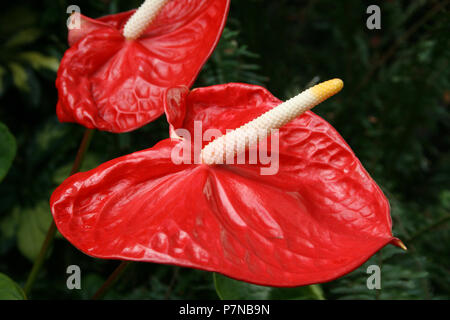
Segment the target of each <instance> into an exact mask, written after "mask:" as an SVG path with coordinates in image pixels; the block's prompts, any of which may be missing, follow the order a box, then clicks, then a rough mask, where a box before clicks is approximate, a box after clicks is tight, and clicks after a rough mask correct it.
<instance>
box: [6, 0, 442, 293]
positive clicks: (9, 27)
mask: <svg viewBox="0 0 450 320" xmlns="http://www.w3.org/2000/svg"><path fill="white" fill-rule="evenodd" d="M140 2H141V1H115V0H113V1H107V0H104V1H100V0H97V1H87V0H85V1H70V2H69V1H65V0H62V1H50V0H47V1H35V2H31V1H23V0H17V1H14V2H2V4H0V9H1V11H0V12H1V21H2V24H1V26H0V40H1V41H2V50H1V53H0V121H1V122H2V123H4V124H5V125H6V126H7V127H8V128H9V131H11V133H12V134H13V135H14V136H15V139H16V141H17V154H16V157H15V159H14V162H13V165H12V167H11V169H10V170H9V172H8V174H7V175H6V176H5V178H4V180H3V181H2V182H1V184H0V272H1V273H4V274H6V275H8V276H9V277H10V278H12V279H14V280H15V281H17V282H18V283H19V284H21V285H23V284H24V282H25V280H26V277H27V275H28V272H29V271H30V268H31V262H30V261H29V260H28V259H27V258H32V257H33V255H35V250H36V249H35V248H34V247H33V245H35V244H36V242H39V241H42V234H40V233H39V232H41V233H42V231H40V230H42V229H45V225H46V224H47V223H48V221H47V220H46V219H47V218H48V216H46V215H45V205H46V204H47V203H48V199H49V197H50V195H51V193H52V191H53V190H54V189H55V188H56V187H57V185H58V184H59V183H61V181H62V180H64V179H65V177H67V175H68V173H69V170H70V166H71V164H72V161H73V159H74V157H75V153H76V150H77V147H78V144H79V142H80V140H81V137H82V134H83V128H81V127H80V126H78V125H75V124H61V123H59V122H58V120H57V118H56V115H55V106H56V101H57V92H56V89H55V87H54V80H55V77H56V75H55V73H54V70H55V68H56V66H57V61H58V59H60V58H61V57H62V55H63V53H64V51H65V50H66V48H67V44H66V26H65V23H66V19H67V17H68V15H67V14H66V8H67V6H68V5H70V4H77V5H79V6H80V8H81V11H82V13H83V14H85V15H88V16H91V17H98V16H100V15H104V14H108V13H113V12H118V11H124V10H128V9H130V8H133V7H137V6H138V5H139V4H140ZM368 4H369V3H368V2H365V1H358V0H348V1H325V0H316V1H314V0H309V1H306V0H305V1H294V0H277V1H262V0H232V7H231V11H230V18H229V20H228V23H227V27H226V29H225V31H224V34H223V37H222V39H221V41H220V43H219V45H218V47H217V50H216V51H215V52H214V54H213V55H212V57H211V59H210V60H209V61H208V62H207V64H206V65H205V67H204V69H203V70H202V72H201V73H200V76H199V79H198V81H197V82H196V84H195V86H205V85H213V84H219V83H226V82H246V83H255V84H263V85H265V86H266V87H267V88H268V89H269V90H270V91H271V92H273V93H274V94H275V95H276V96H277V97H279V98H281V99H286V98H288V97H290V96H292V95H294V94H296V93H298V92H299V91H301V90H303V89H304V88H305V87H308V86H309V85H311V84H312V83H314V82H317V81H319V80H320V81H321V80H327V79H329V78H334V77H339V78H342V79H343V80H344V82H345V87H344V90H343V91H342V92H341V93H340V94H339V95H337V96H336V97H334V98H333V99H331V100H329V101H327V102H325V103H323V104H322V105H320V106H319V107H317V108H316V109H315V112H317V113H318V114H320V115H321V116H323V117H324V118H325V119H326V120H327V121H329V122H330V123H332V124H333V126H335V128H336V129H337V130H338V131H339V132H340V133H341V135H342V136H343V137H344V138H345V139H346V141H347V142H348V144H349V145H350V146H351V147H352V149H353V150H354V151H355V153H356V154H357V155H358V157H359V159H360V160H361V162H362V163H363V165H364V166H365V168H366V169H367V171H368V172H369V173H370V174H371V175H372V177H373V178H374V179H375V180H376V181H377V182H378V184H379V185H380V186H381V187H382V189H383V190H384V192H385V193H386V195H387V197H388V198H389V200H390V203H391V208H392V218H393V231H394V234H395V235H396V236H398V237H399V238H401V239H402V240H403V241H404V242H405V244H406V246H407V247H408V249H409V250H408V251H407V252H403V251H401V250H400V249H398V248H395V247H392V246H389V247H386V248H384V249H383V250H381V251H380V252H379V253H378V254H377V255H375V256H374V257H373V258H372V259H370V260H369V261H368V262H367V263H366V264H365V265H363V266H362V267H361V268H359V269H357V270H355V271H354V272H352V273H350V274H349V275H347V276H345V277H343V278H341V279H338V280H335V281H332V282H330V283H327V284H323V285H322V286H321V287H322V289H323V291H324V296H325V297H326V298H327V299H349V298H361V299H366V298H367V299H405V298H406V299H409V298H410V299H449V298H450V274H449V271H448V270H449V267H450V257H449V254H448V253H449V252H450V238H449V235H450V232H449V217H450V154H449V149H450V134H449V133H450V130H449V129H450V68H449V61H450V37H449V36H448V35H449V34H450V15H449V12H448V11H449V1H423V0H418V1H406V0H403V1H383V2H379V5H380V7H381V11H382V29H381V30H368V29H367V28H366V26H365V23H366V18H367V14H366V13H365V11H366V8H367V6H368ZM370 4H371V3H370ZM166 137H168V125H167V123H166V121H165V118H164V117H161V118H160V119H158V120H157V121H155V122H153V123H151V124H149V125H147V126H145V127H143V128H141V129H139V130H137V131H135V132H131V133H126V134H120V135H117V134H110V133H105V132H96V133H95V136H94V138H93V140H92V144H91V147H90V151H89V153H88V155H87V157H86V161H85V163H84V165H83V167H82V170H88V169H90V168H93V167H95V166H97V165H99V164H100V163H102V162H104V161H107V160H110V159H113V158H115V157H118V156H121V155H125V154H128V153H131V152H133V151H137V150H142V149H145V148H149V147H151V146H153V145H154V144H155V143H156V142H157V141H159V140H161V139H163V138H166ZM2 143H3V141H0V145H2ZM1 151H3V150H1ZM27 218H29V219H27ZM42 226H44V227H42ZM24 230H25V231H24ZM30 230H31V231H30ZM39 239H41V240H39ZM71 264H77V265H79V266H80V267H81V270H82V290H73V291H70V290H68V289H67V288H66V276H67V275H66V273H65V272H66V268H67V266H69V265H71ZM371 264H377V265H380V266H381V270H382V280H381V281H382V282H381V283H382V289H381V290H368V289H367V287H366V280H367V277H368V274H367V273H366V269H367V267H368V266H369V265H371ZM117 265H118V262H117V261H105V260H99V259H93V258H91V257H88V256H86V255H84V254H82V253H80V252H79V251H78V250H77V249H75V248H74V247H73V246H71V245H70V244H69V243H68V242H67V241H65V240H64V239H63V238H61V237H59V238H57V239H56V241H55V243H54V245H53V248H52V252H51V261H48V262H47V263H46V264H45V266H44V269H43V271H42V272H41V274H40V276H39V278H38V281H37V282H36V285H35V287H34V290H33V291H32V294H31V298H40V299H46V298H57V299H60V298H68V299H80V298H83V299H86V298H89V297H90V296H92V294H93V293H94V292H95V291H96V289H98V288H99V287H100V286H101V284H102V283H103V281H104V280H105V279H106V278H107V277H108V275H109V274H110V273H111V272H112V271H113V270H114V268H115V267H116V266H117ZM8 283H10V282H8ZM106 298H122V299H164V298H172V299H185V298H186V299H196V298H205V299H216V298H217V295H216V293H215V289H214V283H213V281H212V276H211V274H210V273H208V272H202V271H198V270H191V269H187V268H178V267H173V266H162V265H156V264H146V263H135V264H132V265H131V266H130V269H129V270H127V272H126V273H125V274H124V276H123V278H122V279H121V280H120V281H119V282H118V283H117V284H116V286H115V287H114V288H113V289H112V290H111V291H110V292H109V293H108V294H107V295H106Z"/></svg>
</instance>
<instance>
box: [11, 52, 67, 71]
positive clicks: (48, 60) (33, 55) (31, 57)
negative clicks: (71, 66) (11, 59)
mask: <svg viewBox="0 0 450 320" xmlns="http://www.w3.org/2000/svg"><path fill="white" fill-rule="evenodd" d="M19 58H20V59H22V60H24V61H26V62H28V63H29V64H31V66H32V67H33V68H34V69H36V70H40V69H48V70H51V71H53V72H56V71H58V68H59V60H58V59H57V58H55V57H52V56H45V55H43V54H42V53H40V52H36V51H28V52H23V53H21V54H20V55H19Z"/></svg>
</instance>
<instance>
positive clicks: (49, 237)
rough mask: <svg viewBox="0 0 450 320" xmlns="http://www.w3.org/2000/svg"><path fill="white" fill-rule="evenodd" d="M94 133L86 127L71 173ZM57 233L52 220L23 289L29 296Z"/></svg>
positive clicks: (81, 159) (74, 171)
mask: <svg viewBox="0 0 450 320" xmlns="http://www.w3.org/2000/svg"><path fill="white" fill-rule="evenodd" d="M93 133H94V130H93V129H86V130H85V131H84V135H83V139H82V140H81V143H80V146H79V148H78V152H77V155H76V157H75V161H74V163H73V166H72V170H71V171H70V175H73V174H74V173H77V172H78V170H80V167H81V164H82V163H83V159H84V155H85V154H86V151H87V149H88V148H89V144H90V142H91V139H92V134H93ZM55 234H56V224H55V221H54V220H52V222H51V224H50V227H49V228H48V231H47V234H46V236H45V240H44V242H43V243H42V246H41V250H40V251H39V254H38V256H37V258H36V260H35V261H34V264H33V268H32V269H31V271H30V274H29V275H28V279H27V282H26V283H25V286H24V288H23V291H24V292H25V294H26V295H27V296H28V295H29V294H30V291H31V288H32V287H33V284H34V282H35V281H36V278H37V276H38V274H39V271H40V270H41V268H42V265H43V263H44V260H45V258H46V256H47V252H48V249H49V247H50V245H51V244H52V242H53V239H54V238H55Z"/></svg>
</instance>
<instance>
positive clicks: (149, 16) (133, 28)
mask: <svg viewBox="0 0 450 320" xmlns="http://www.w3.org/2000/svg"><path fill="white" fill-rule="evenodd" d="M168 1H169V0H145V1H144V3H143V4H142V5H141V6H140V7H139V8H138V9H137V10H136V12H135V13H134V14H133V15H132V16H131V17H130V19H128V21H127V23H126V24H125V27H124V28H123V36H124V37H125V38H127V39H137V38H139V37H140V36H141V34H142V33H143V32H144V31H145V29H147V27H148V26H149V25H150V23H151V22H152V21H153V20H154V19H155V17H156V16H157V15H158V13H159V11H160V10H161V9H162V7H163V6H164V5H165V4H166V3H167V2H168Z"/></svg>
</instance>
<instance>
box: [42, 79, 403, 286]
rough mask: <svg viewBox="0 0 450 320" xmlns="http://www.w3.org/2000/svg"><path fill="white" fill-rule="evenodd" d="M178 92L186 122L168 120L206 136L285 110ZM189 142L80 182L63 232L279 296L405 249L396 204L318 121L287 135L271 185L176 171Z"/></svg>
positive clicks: (248, 99) (97, 249)
mask: <svg viewBox="0 0 450 320" xmlns="http://www.w3.org/2000/svg"><path fill="white" fill-rule="evenodd" d="M169 93H170V97H168V99H167V100H166V102H168V103H169V104H174V105H173V106H166V110H167V111H169V112H170V110H178V109H177V108H175V107H176V105H178V107H179V110H181V111H182V112H181V113H177V112H174V113H173V114H169V115H168V118H169V119H172V121H173V122H172V126H174V127H179V124H180V123H181V124H182V127H186V128H193V121H194V120H202V122H203V124H204V126H203V129H204V130H206V129H210V128H216V129H220V130H222V131H223V130H225V129H232V128H234V127H229V126H236V125H241V124H243V123H245V122H247V121H249V120H251V119H252V118H254V116H255V114H254V113H257V114H260V113H261V112H264V111H266V110H268V109H270V108H272V107H274V106H276V105H277V104H279V103H280V101H279V100H278V99H276V98H275V97H273V96H272V95H271V94H270V93H269V92H268V91H267V90H265V89H264V88H261V87H258V86H250V85H242V84H228V85H219V86H213V87H209V88H200V89H196V90H194V91H192V92H191V93H190V94H189V95H188V96H187V98H186V99H183V98H182V97H183V96H184V94H185V93H186V92H185V90H183V89H182V88H179V89H176V90H174V91H170V92H169ZM172 107H174V108H172ZM182 117H184V120H183V119H182ZM227 127H229V128H227ZM192 130H193V129H192ZM182 143H186V142H185V141H180V140H178V139H173V140H169V139H168V140H164V141H162V142H160V143H159V144H158V145H156V146H155V147H153V148H151V149H148V150H144V151H141V152H136V153H133V154H131V155H128V156H124V157H121V158H118V159H115V160H112V161H109V162H107V163H105V164H103V165H101V166H99V167H98V168H96V169H93V170H91V171H88V172H84V173H79V174H76V175H74V176H72V177H70V178H68V179H67V180H66V181H65V182H64V183H63V184H62V185H61V186H60V187H59V188H58V189H56V191H55V192H54V193H53V195H52V198H51V208H52V213H53V216H54V219H55V222H56V224H57V226H58V229H59V230H60V231H61V233H62V234H63V235H64V236H65V237H66V238H67V239H68V240H69V241H71V242H72V243H73V244H74V245H75V246H76V247H78V248H79V249H80V250H82V251H83V252H85V253H87V254H89V255H92V256H95V257H100V258H111V259H125V260H137V261H147V262H157V263H167V264H175V265H180V266H187V267H194V268H199V269H203V270H209V271H216V272H220V273H223V274H225V275H227V276H230V277H233V278H236V279H240V280H244V281H248V282H252V283H256V284H262V285H271V286H300V285H306V284H311V283H319V282H324V281H329V280H332V279H335V278H337V277H339V276H342V275H344V274H346V273H348V272H350V271H352V270H353V269H355V268H357V267H358V266H360V265H361V264H362V263H364V262H365V261H366V260H367V259H368V258H369V257H370V256H371V255H373V254H374V253H375V252H376V251H378V250H379V249H380V248H382V247H383V246H385V245H386V244H387V243H389V242H395V241H396V239H395V238H394V237H393V236H392V232H391V219H390V215H389V204H388V201H387V200H386V198H385V196H384V195H383V193H382V192H381V190H380V189H379V187H378V186H377V185H376V183H375V182H374V181H373V180H372V179H371V178H370V176H369V175H368V174H367V172H366V171H365V170H364V168H363V167H362V165H361V163H360V162H359V160H358V159H357V158H356V156H355V155H354V154H353V152H352V151H351V149H350V148H349V147H348V145H347V144H346V143H345V141H344V140H343V139H342V137H340V136H339V134H338V133H337V132H336V131H335V130H334V129H333V128H332V127H331V125H330V124H328V123H327V122H326V121H324V120H323V119H321V118H320V117H318V116H317V115H315V114H314V113H312V112H307V113H306V114H304V115H302V116H300V117H299V118H298V119H296V120H294V121H293V122H291V123H290V124H288V125H286V126H285V127H283V128H282V129H281V130H280V148H279V154H278V155H279V169H278V171H277V173H276V174H274V175H261V174H260V169H261V167H262V166H261V165H251V164H239V165H237V164H225V165H216V166H207V165H203V164H202V165H196V164H181V165H175V164H174V163H173V161H172V158H171V155H172V152H173V150H174V148H175V147H177V148H178V147H180V145H181V144H182Z"/></svg>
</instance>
